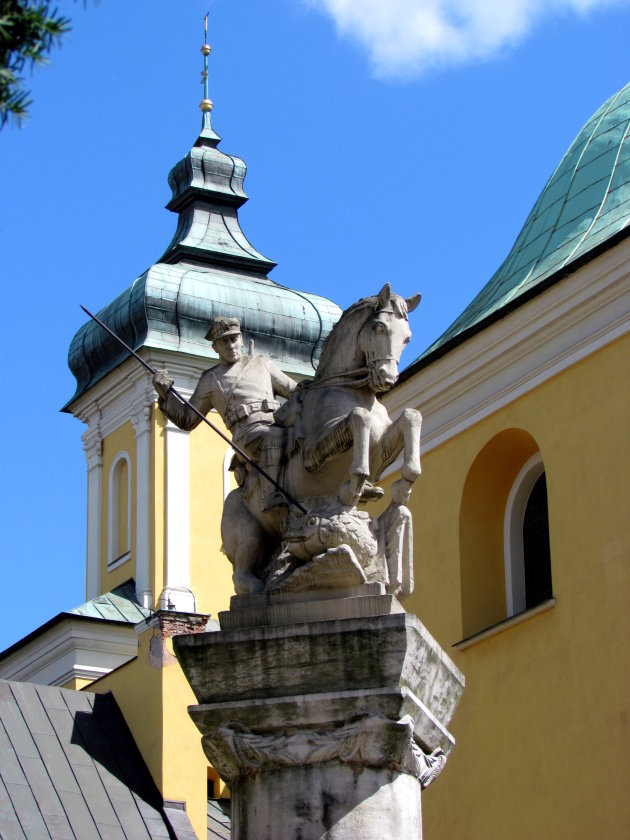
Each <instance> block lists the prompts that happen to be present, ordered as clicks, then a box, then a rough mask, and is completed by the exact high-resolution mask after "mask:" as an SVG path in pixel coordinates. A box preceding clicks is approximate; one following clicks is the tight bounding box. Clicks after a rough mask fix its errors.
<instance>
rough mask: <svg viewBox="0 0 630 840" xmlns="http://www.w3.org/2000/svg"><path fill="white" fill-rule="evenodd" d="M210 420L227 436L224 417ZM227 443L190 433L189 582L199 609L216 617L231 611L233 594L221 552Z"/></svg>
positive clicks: (203, 430) (208, 433)
mask: <svg viewBox="0 0 630 840" xmlns="http://www.w3.org/2000/svg"><path fill="white" fill-rule="evenodd" d="M209 419H210V421H211V422H212V423H213V424H214V425H215V426H216V427H217V428H218V429H220V430H221V431H222V432H223V433H224V434H226V435H228V437H229V432H228V431H227V429H226V427H225V425H224V424H223V421H222V420H221V417H220V416H219V415H218V414H217V413H216V412H215V411H213V412H212V413H211V414H210V416H209ZM227 450H228V444H227V443H225V441H223V440H222V439H221V438H220V437H219V436H218V435H217V434H215V432H213V431H212V429H209V428H207V427H206V426H205V424H204V425H202V426H198V427H197V428H196V429H195V430H194V431H192V432H191V433H190V523H191V534H190V582H191V587H192V590H193V592H194V593H195V596H196V598H197V610H198V611H199V612H203V613H210V614H211V615H212V616H213V617H214V618H216V617H217V613H218V612H219V611H220V610H226V609H229V606H230V596H231V595H233V594H234V586H233V584H232V565H231V563H230V561H229V560H228V559H227V557H226V556H225V554H224V553H223V552H222V551H221V514H222V512H223V463H224V459H225V455H226V452H227ZM230 479H231V481H232V485H233V486H236V485H235V484H234V481H233V476H232V474H230Z"/></svg>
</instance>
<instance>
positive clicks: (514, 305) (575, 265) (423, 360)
mask: <svg viewBox="0 0 630 840" xmlns="http://www.w3.org/2000/svg"><path fill="white" fill-rule="evenodd" d="M629 236H630V225H628V226H626V227H624V228H622V229H621V230H620V231H617V233H615V234H614V235H613V236H611V237H610V238H609V239H606V240H605V241H604V242H601V243H600V244H599V245H596V246H595V247H594V248H592V249H591V250H590V251H587V252H586V253H585V254H582V256H580V257H578V258H577V259H575V260H572V261H571V262H570V263H569V264H568V265H566V266H563V267H562V268H560V269H558V271H555V272H554V273H553V274H550V275H549V277H547V278H545V279H544V280H541V281H540V282H539V283H537V284H536V285H535V286H533V287H532V288H531V289H529V290H528V291H526V292H523V293H522V294H521V295H519V296H518V297H516V298H514V299H513V300H511V301H509V303H506V304H505V305H504V306H502V307H501V309H498V310H497V311H496V312H491V313H490V314H489V315H487V316H486V317H485V318H482V320H481V321H478V322H477V323H475V324H472V326H470V327H468V328H467V329H465V330H462V331H461V332H460V333H457V335H454V336H453V337H452V338H451V339H449V340H448V341H445V342H444V344H440V345H438V346H437V347H436V348H435V350H433V351H432V352H431V353H429V354H427V355H426V356H420V358H418V359H416V361H415V362H412V363H411V364H410V365H409V367H407V368H405V369H404V370H403V371H402V372H401V374H400V376H399V377H398V381H397V382H396V385H395V386H394V387H395V388H397V387H398V386H399V385H402V383H403V382H406V381H407V380H408V379H410V378H411V377H412V376H413V375H414V374H416V373H418V372H419V371H421V370H424V368H426V367H429V365H431V364H432V363H433V362H436V361H437V360H438V359H441V358H442V357H443V356H446V355H447V354H448V353H450V352H451V350H454V349H455V348H456V347H459V345H460V344H463V343H464V342H466V341H468V339H469V338H472V337H473V336H475V335H477V334H478V333H480V332H483V330H485V329H486V328H487V327H489V326H491V325H492V324H495V323H496V322H497V321H500V320H502V319H503V318H505V317H506V316H507V315H509V314H510V313H511V312H513V311H514V310H515V309H518V308H519V307H520V306H523V305H524V304H526V303H527V302H528V301H530V300H532V299H533V298H535V297H537V296H538V295H539V294H542V293H543V292H544V291H546V290H547V289H549V288H550V287H551V286H554V285H556V283H559V282H560V281H561V280H564V279H565V278H566V277H568V276H569V275H571V274H573V273H575V272H576V271H577V270H578V269H580V268H582V267H583V266H584V265H586V264H587V263H589V262H591V260H594V259H596V258H597V257H599V256H601V255H602V254H603V253H605V252H606V251H608V250H610V249H611V248H614V247H615V246H616V245H618V244H619V243H620V242H622V241H623V240H624V239H626V238H628V237H629Z"/></svg>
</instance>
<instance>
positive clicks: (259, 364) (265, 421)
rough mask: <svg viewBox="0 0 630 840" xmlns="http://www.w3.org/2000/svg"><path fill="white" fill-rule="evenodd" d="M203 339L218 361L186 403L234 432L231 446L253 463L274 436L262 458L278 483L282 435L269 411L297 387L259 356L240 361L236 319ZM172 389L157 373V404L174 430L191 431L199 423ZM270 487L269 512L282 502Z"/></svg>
mask: <svg viewBox="0 0 630 840" xmlns="http://www.w3.org/2000/svg"><path fill="white" fill-rule="evenodd" d="M206 338H207V339H209V340H210V341H211V342H212V346H213V348H214V350H215V351H216V352H217V353H218V355H219V359H220V361H219V363H218V364H217V365H215V367H213V368H210V369H209V370H206V371H205V372H204V373H202V375H201V377H200V379H199V382H198V383H197V387H196V388H195V392H194V394H193V395H192V397H191V399H190V402H191V404H192V405H194V406H195V408H197V409H198V410H199V411H200V412H201V413H202V414H204V415H206V414H207V413H208V412H209V411H210V410H211V409H212V408H214V409H215V410H216V411H217V412H218V413H219V414H220V415H221V417H222V419H223V422H224V423H225V425H226V426H227V428H228V429H229V431H230V432H231V433H232V440H233V441H234V443H235V444H236V445H237V446H239V447H240V448H241V449H242V450H243V451H244V452H245V453H246V454H247V455H249V457H250V458H251V459H252V460H253V461H255V462H256V463H260V461H261V453H262V450H263V446H264V444H265V441H266V440H267V441H268V442H269V443H272V439H271V436H272V435H273V436H274V438H275V440H276V446H275V447H273V449H272V451H271V452H270V453H269V456H270V457H266V458H265V464H264V468H265V470H266V471H267V472H268V473H269V475H270V476H271V477H272V478H274V479H275V480H276V481H277V480H278V472H279V466H280V459H281V457H282V451H281V445H280V438H281V435H282V430H281V429H280V428H278V427H277V426H274V425H273V424H274V417H273V412H274V411H275V410H276V409H277V408H279V406H280V403H279V402H278V401H277V399H276V397H277V396H278V395H279V396H282V397H286V398H288V397H289V396H290V395H291V393H292V392H293V391H294V390H295V388H296V386H297V383H296V382H295V381H294V380H293V379H290V378H289V377H288V376H287V375H286V374H285V373H283V372H282V371H281V370H280V369H279V368H278V367H276V365H274V364H273V362H271V361H269V359H266V358H264V357H263V356H246V357H243V355H242V348H243V336H242V335H241V327H240V324H239V321H238V318H226V317H218V318H215V319H214V324H213V325H212V327H211V328H210V330H208V333H207V335H206ZM172 384H173V380H172V379H171V377H170V376H169V375H168V372H167V371H166V370H159V371H157V373H156V375H155V376H154V377H153V385H154V387H155V390H156V391H157V392H158V395H159V402H158V405H159V407H160V408H161V410H162V411H163V412H164V414H166V416H167V417H168V418H169V419H170V420H172V422H173V423H175V425H176V426H179V428H180V429H184V430H185V431H190V430H192V429H194V428H195V427H196V426H198V425H199V423H200V422H201V419H200V418H199V416H198V415H197V414H195V413H194V412H193V411H191V409H190V408H188V406H186V405H183V404H182V403H180V402H179V400H178V399H177V398H176V397H175V396H174V395H173V394H172V393H171V392H170V387H171V385H172ZM274 433H275V434H274ZM274 456H275V457H274ZM261 466H263V465H262V464H261ZM265 484H268V482H265ZM268 486H269V490H268V493H267V505H266V506H267V507H270V506H272V505H273V504H276V503H283V502H285V500H284V498H283V497H282V496H281V494H274V493H273V492H271V491H272V490H273V488H272V487H271V486H270V485H268Z"/></svg>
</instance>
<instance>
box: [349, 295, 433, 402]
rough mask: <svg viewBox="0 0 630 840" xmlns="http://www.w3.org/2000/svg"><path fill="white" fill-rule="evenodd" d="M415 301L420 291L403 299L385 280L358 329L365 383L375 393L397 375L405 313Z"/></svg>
mask: <svg viewBox="0 0 630 840" xmlns="http://www.w3.org/2000/svg"><path fill="white" fill-rule="evenodd" d="M419 303H420V295H414V296H413V297H410V298H407V299H406V300H405V298H402V297H400V295H395V294H392V291H391V289H390V286H389V283H386V284H385V285H384V286H383V288H382V289H381V291H380V292H379V293H378V295H377V296H376V298H375V302H374V307H373V310H372V314H371V315H370V317H369V318H368V319H367V321H366V322H365V324H364V325H363V327H362V328H361V330H360V332H359V337H358V343H359V347H360V349H361V351H362V352H363V354H364V355H365V364H366V366H367V369H368V380H369V386H370V388H371V389H372V391H374V392H375V393H377V394H378V393H382V392H384V391H388V390H389V389H390V388H391V387H392V386H393V385H394V384H395V383H396V380H397V379H398V362H399V360H400V355H401V353H402V351H403V350H404V348H405V345H406V344H408V343H409V340H410V339H411V331H410V330H409V318H408V314H409V312H413V310H414V309H415V308H416V306H417V305H418V304H419Z"/></svg>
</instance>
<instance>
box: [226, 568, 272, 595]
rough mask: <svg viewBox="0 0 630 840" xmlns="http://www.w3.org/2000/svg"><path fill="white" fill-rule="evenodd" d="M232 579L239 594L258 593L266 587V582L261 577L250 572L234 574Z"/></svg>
mask: <svg viewBox="0 0 630 840" xmlns="http://www.w3.org/2000/svg"><path fill="white" fill-rule="evenodd" d="M232 580H233V581H234V591H235V592H236V594H237V595H258V593H259V592H262V591H263V589H264V588H265V584H264V583H263V582H262V580H260V578H257V577H256V575H252V574H248V573H242V574H239V575H237V574H234V575H232Z"/></svg>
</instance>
